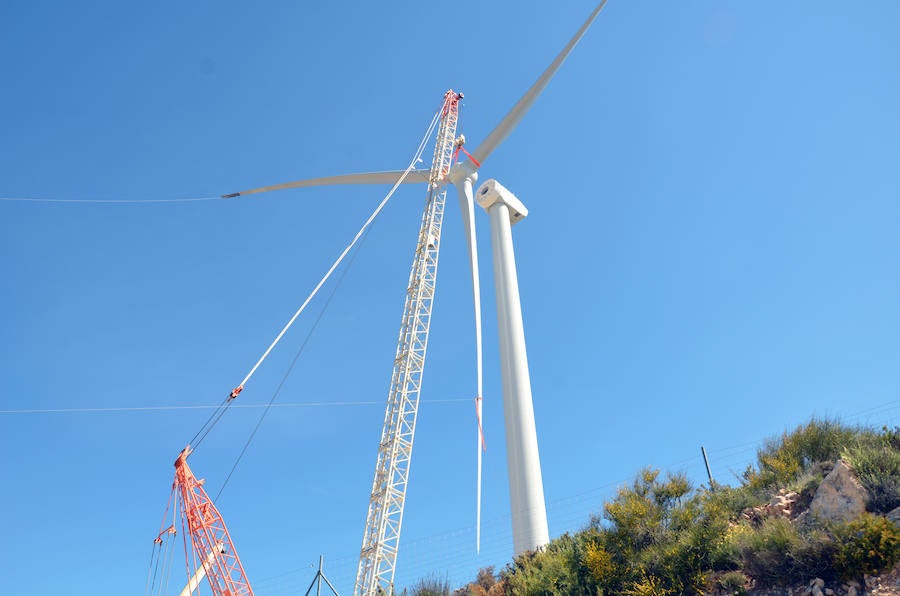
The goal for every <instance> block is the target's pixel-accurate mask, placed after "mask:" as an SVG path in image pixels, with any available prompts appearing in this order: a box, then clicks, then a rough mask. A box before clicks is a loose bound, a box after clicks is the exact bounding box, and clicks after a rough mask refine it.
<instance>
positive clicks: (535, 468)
mask: <svg viewBox="0 0 900 596" xmlns="http://www.w3.org/2000/svg"><path fill="white" fill-rule="evenodd" d="M605 4H606V0H600V1H599V3H598V4H597V5H596V7H595V8H594V10H593V11H592V12H591V13H590V15H589V16H588V18H587V19H586V20H585V21H584V23H583V24H582V25H581V27H580V28H579V29H578V31H576V33H575V35H574V36H573V37H572V38H571V39H570V40H569V42H568V43H567V44H566V45H565V47H564V48H563V49H562V51H561V52H560V53H559V54H558V55H557V56H556V58H555V59H554V60H553V62H551V64H550V65H549V66H548V67H547V68H546V70H544V72H543V73H542V74H541V75H540V76H539V77H538V79H537V80H536V81H535V82H534V84H532V86H531V87H530V88H529V89H528V90H527V91H526V92H525V94H524V95H523V96H522V97H521V98H520V99H519V100H518V101H517V102H516V104H515V105H513V107H512V108H511V109H510V111H509V112H508V113H507V114H506V115H505V116H504V117H503V118H502V119H501V120H500V122H499V123H498V124H497V125H496V126H495V127H494V129H493V130H492V131H491V132H490V133H489V134H488V136H487V137H486V138H485V139H484V141H483V142H482V143H481V145H480V146H479V147H478V148H477V149H476V150H475V151H474V152H473V153H472V154H469V153H468V151H465V149H464V148H463V144H464V143H465V139H464V137H462V136H460V137H459V138H457V137H456V125H457V121H458V116H459V100H460V99H461V98H462V94H458V93H455V92H454V91H452V90H450V91H447V93H446V94H445V95H444V101H443V107H442V110H441V113H440V125H439V128H438V134H437V139H436V142H435V148H434V159H433V160H432V164H431V169H430V170H417V169H414V170H410V169H408V170H406V171H387V172H369V173H361V174H343V175H337V176H328V177H322V178H308V179H305V180H297V181H294V182H287V183H282V184H276V185H272V186H264V187H259V188H254V189H250V190H244V191H240V192H235V193H230V194H226V195H222V198H233V197H238V196H245V195H251V194H256V193H263V192H269V191H275V190H285V189H290V188H308V187H314V186H330V185H343V184H395V188H396V185H399V184H409V183H422V182H427V183H428V193H427V198H426V203H425V210H424V213H423V216H422V223H421V226H420V228H419V236H418V241H417V244H416V252H415V257H414V259H413V265H412V269H411V271H410V278H409V283H408V285H407V292H406V301H405V305H404V309H403V317H402V319H401V325H400V334H399V338H398V342H397V352H396V355H395V358H394V365H393V371H392V375H391V384H390V390H389V394H388V403H387V409H386V411H385V417H384V425H383V428H382V433H381V439H380V441H379V444H378V456H377V460H376V467H375V477H374V480H373V482H372V492H371V494H370V497H369V505H368V512H367V515H366V526H365V532H364V535H363V544H362V549H361V551H360V560H359V567H358V569H357V576H356V584H355V589H354V593H355V594H357V595H358V596H370V595H372V594H376V593H378V592H379V591H380V592H383V593H388V594H389V593H391V592H392V590H393V578H394V572H395V569H396V559H397V552H398V547H399V540H400V528H401V525H402V522H403V505H404V500H405V497H406V488H407V484H408V481H409V464H410V457H411V454H412V444H413V438H414V436H415V424H416V413H417V410H418V400H419V392H420V390H421V384H422V371H423V368H424V363H425V351H426V347H427V344H428V331H429V326H430V323H431V306H432V301H433V297H434V289H435V280H436V276H437V261H438V253H439V248H440V235H441V224H442V221H443V214H444V202H445V199H446V191H447V185H448V184H453V185H454V186H455V187H456V189H457V193H458V195H459V202H460V207H461V209H462V215H463V227H464V230H465V234H466V244H467V248H468V253H469V266H470V269H471V273H472V291H473V299H474V300H473V301H474V314H475V338H476V339H475V348H476V350H475V351H476V371H477V376H476V383H477V392H476V396H475V404H476V417H477V421H478V443H477V448H478V452H477V454H478V460H477V462H478V477H477V489H476V490H477V505H476V549H477V548H478V545H479V543H480V510H481V457H482V450H483V446H484V442H483V437H482V421H481V400H482V353H481V351H482V350H481V297H480V281H479V273H478V252H477V245H476V235H475V219H474V218H475V216H474V205H475V197H474V192H473V189H474V185H475V182H476V181H477V179H478V172H479V170H480V169H481V166H482V164H483V163H484V161H485V160H486V159H487V158H488V157H489V156H490V155H491V154H492V153H493V152H494V150H495V149H497V147H499V146H500V144H502V143H503V141H504V140H506V138H507V137H508V136H509V134H510V133H511V132H512V131H513V130H514V129H515V128H516V126H517V125H518V124H519V122H520V121H521V119H522V118H523V117H524V115H525V114H526V113H527V112H528V110H529V109H530V108H531V106H532V105H533V104H534V102H535V101H536V100H537V98H538V96H540V94H541V93H542V92H543V90H544V89H545V88H546V86H547V84H548V83H549V82H550V80H551V79H552V78H553V76H554V75H555V74H556V72H557V71H558V70H559V68H560V66H562V63H563V62H564V61H565V60H566V58H567V57H568V56H569V54H570V53H571V52H572V50H573V49H574V47H575V45H576V44H577V43H578V42H579V41H580V40H581V38H582V37H583V36H584V34H585V33H586V32H587V30H588V28H589V27H590V26H591V24H592V23H593V22H594V20H595V19H596V17H597V15H598V14H599V13H600V11H601V10H602V9H603V7H604V5H605ZM456 151H463V152H464V153H465V154H466V156H467V157H468V158H469V159H468V160H467V161H460V162H458V163H457V164H456V165H453V163H452V162H453V158H454V154H455V153H456ZM411 167H412V166H411ZM498 186H499V185H498ZM481 190H482V189H479V192H481ZM503 190H504V191H505V189H503ZM500 194H503V195H509V196H512V195H511V193H508V191H505V192H504V193H500ZM501 198H503V197H501ZM496 202H497V201H494V202H493V203H490V204H487V203H485V204H484V205H482V206H483V207H484V208H485V209H487V210H489V211H490V212H492V213H493V212H495V211H496V212H498V213H499V212H500V211H503V209H500V210H499V211H498V209H495V207H494V203H496ZM501 202H504V203H508V202H509V201H505V200H504V201H501ZM513 203H516V204H518V199H516V200H515V201H513ZM522 209H523V210H524V206H522ZM507 211H508V205H507V207H506V211H503V212H504V213H506V212H507ZM525 213H527V211H524V212H522V213H519V214H512V213H511V212H510V214H511V215H515V216H524V215H525ZM492 219H496V218H495V217H494V216H493V215H492ZM506 236H507V235H504V238H506ZM503 255H506V256H504V258H505V259H506V261H509V263H507V264H511V263H512V252H511V249H510V250H509V251H506V252H503ZM513 266H514V265H513ZM513 274H514V271H513ZM503 289H504V290H512V289H515V298H516V299H515V300H514V301H513V302H514V303H515V306H517V307H518V299H517V295H518V289H517V283H516V282H515V279H514V275H513V277H510V278H509V279H506V280H504V282H503ZM511 296H512V295H511ZM505 304H506V303H505V302H504V305H505ZM498 306H499V305H498ZM510 314H512V315H515V316H511V317H503V320H502V321H500V327H501V329H500V333H501V335H503V334H504V333H505V332H507V331H509V329H506V327H508V326H510V325H512V326H515V325H516V324H518V327H521V320H520V319H521V317H520V316H519V315H518V314H516V313H510ZM519 331H521V329H519ZM514 335H515V337H512V340H511V342H507V344H508V345H507V346H505V347H504V348H502V349H501V351H502V352H504V354H502V355H501V357H502V359H503V360H504V361H507V360H510V359H515V358H519V357H520V356H521V358H520V359H524V337H520V336H521V335H522V334H521V333H518V332H517V333H515V334H514ZM506 347H514V348H516V349H515V350H513V354H516V355H518V356H516V355H513V354H506V353H505V352H506V349H505V348H506ZM270 349H271V348H270ZM519 364H521V363H519ZM507 372H512V371H507ZM251 374H252V371H251ZM503 377H504V378H503V384H504V391H503V401H504V419H505V426H506V433H507V467H508V470H509V484H510V505H511V510H512V519H513V524H512V525H513V535H514V544H515V552H516V553H517V554H518V553H520V552H524V551H525V550H531V549H534V548H539V547H541V546H543V545H544V544H546V543H547V542H548V540H549V536H548V530H547V517H546V510H545V507H544V496H543V484H542V480H541V472H540V462H539V458H538V455H537V437H536V433H535V428H534V423H533V422H534V421H533V418H534V415H533V409H532V404H531V391H530V381H529V383H528V386H527V387H526V386H525V385H524V384H523V383H521V382H518V383H517V382H516V379H518V380H520V381H521V380H523V379H524V380H528V372H527V363H526V366H525V367H521V366H518V367H516V371H515V374H514V375H512V376H510V375H507V374H504V375H503ZM242 388H243V384H241V385H240V386H238V388H237V389H236V390H235V391H239V390H240V389H242ZM525 389H527V390H525ZM513 414H514V415H513ZM529 421H530V422H529Z"/></svg>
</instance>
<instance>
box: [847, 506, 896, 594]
mask: <svg viewBox="0 0 900 596" xmlns="http://www.w3.org/2000/svg"><path fill="white" fill-rule="evenodd" d="M834 534H835V539H836V543H837V544H836V547H837V548H836V552H835V554H834V562H835V570H836V571H837V572H838V573H839V574H840V576H841V577H842V578H843V579H845V580H851V579H860V578H862V577H863V576H864V575H865V574H869V575H874V574H877V573H880V572H882V571H885V570H887V569H890V568H892V567H893V566H894V564H895V563H896V562H897V561H898V560H900V530H898V529H897V526H895V525H894V523H893V522H891V521H890V520H888V519H885V518H883V517H880V516H877V515H872V514H869V513H865V514H863V515H862V516H861V517H860V518H859V519H856V520H854V521H852V522H849V523H846V524H841V525H839V526H836V527H835V528H834Z"/></svg>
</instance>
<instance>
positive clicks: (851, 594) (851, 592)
mask: <svg viewBox="0 0 900 596" xmlns="http://www.w3.org/2000/svg"><path fill="white" fill-rule="evenodd" d="M847 596H859V591H858V590H857V589H856V588H855V587H853V586H850V587H849V588H847Z"/></svg>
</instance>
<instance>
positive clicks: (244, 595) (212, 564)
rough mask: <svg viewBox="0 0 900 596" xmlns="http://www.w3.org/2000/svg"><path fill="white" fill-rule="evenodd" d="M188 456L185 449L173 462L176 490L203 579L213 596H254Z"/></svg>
mask: <svg viewBox="0 0 900 596" xmlns="http://www.w3.org/2000/svg"><path fill="white" fill-rule="evenodd" d="M190 453H191V448H190V447H185V449H184V450H183V451H182V452H181V454H180V455H179V456H178V459H176V460H175V487H176V488H177V489H178V494H179V496H180V497H181V501H182V509H181V512H182V515H183V516H184V520H185V522H186V524H187V531H188V534H190V537H191V544H192V545H193V547H194V553H195V555H196V558H197V560H198V561H200V562H201V565H202V566H203V567H204V568H205V569H206V579H207V581H208V582H209V585H210V587H211V588H212V591H213V594H215V595H216V596H253V589H252V588H251V587H250V582H249V581H248V580H247V574H246V573H245V572H244V567H243V565H241V560H240V559H239V558H238V554H237V551H236V550H235V549H234V544H233V543H232V542H231V536H230V535H229V534H228V528H226V527H225V520H223V519H222V514H220V513H219V510H218V508H216V505H215V503H213V502H212V499H210V498H209V495H208V494H206V491H205V490H204V489H203V480H198V479H197V478H196V477H195V476H194V473H193V472H192V471H191V468H190V466H188V464H187V456H188V455H190ZM189 585H190V584H189ZM188 589H190V588H188Z"/></svg>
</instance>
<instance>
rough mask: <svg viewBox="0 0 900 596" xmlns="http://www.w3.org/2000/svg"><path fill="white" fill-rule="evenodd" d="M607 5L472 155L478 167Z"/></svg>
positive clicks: (598, 6) (604, 0) (591, 19)
mask: <svg viewBox="0 0 900 596" xmlns="http://www.w3.org/2000/svg"><path fill="white" fill-rule="evenodd" d="M605 4H606V0H601V2H600V4H598V5H597V8H595V9H594V12H592V13H591V15H590V16H589V17H588V18H587V20H586V21H585V22H584V24H583V25H581V28H580V29H579V30H578V32H577V33H575V36H574V37H572V39H570V40H569V43H567V44H566V47H564V48H563V50H562V51H561V52H560V53H559V55H558V56H557V57H556V59H555V60H554V61H553V62H552V63H551V64H550V66H548V67H547V70H545V71H544V73H543V74H542V75H541V76H540V77H539V78H538V80H537V81H535V82H534V85H532V86H531V88H530V89H529V90H528V91H526V92H525V95H523V96H522V98H521V99H520V100H519V101H518V102H517V103H516V105H514V106H513V107H512V109H511V110H510V111H509V113H508V114H506V116H504V117H503V120H501V121H500V124H498V125H497V126H496V127H495V128H494V130H492V131H491V133H490V134H489V135H488V136H487V138H486V139H485V140H484V142H483V143H481V146H479V147H478V149H476V150H475V151H474V153H473V154H472V155H473V157H474V158H475V162H476V164H477V165H480V164H483V163H484V160H485V159H487V158H488V156H489V155H490V154H491V153H493V152H494V149H496V148H497V147H498V146H499V145H500V143H502V142H503V141H504V140H506V137H508V136H509V133H511V132H512V131H513V129H514V128H515V127H516V126H517V125H518V124H519V121H520V120H521V119H522V117H523V116H524V115H525V114H526V112H528V110H529V109H530V108H531V105H532V104H533V103H534V102H535V100H536V99H537V98H538V96H539V95H540V94H541V92H543V90H544V88H545V87H546V86H547V83H549V82H550V79H552V78H553V75H555V74H556V71H557V70H559V67H560V66H562V63H563V62H565V60H566V58H567V57H568V56H569V54H570V53H571V52H572V49H573V48H574V47H575V45H576V44H577V43H578V42H579V41H580V40H581V38H582V37H583V36H584V34H585V32H587V30H588V28H589V27H590V26H591V23H593V22H594V19H596V18H597V15H598V14H600V11H601V10H602V9H603V6H604V5H605Z"/></svg>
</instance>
